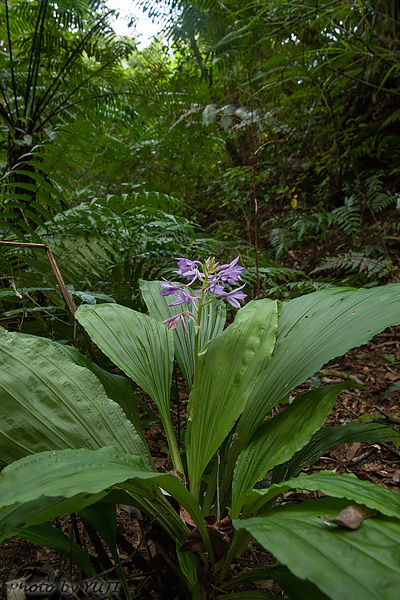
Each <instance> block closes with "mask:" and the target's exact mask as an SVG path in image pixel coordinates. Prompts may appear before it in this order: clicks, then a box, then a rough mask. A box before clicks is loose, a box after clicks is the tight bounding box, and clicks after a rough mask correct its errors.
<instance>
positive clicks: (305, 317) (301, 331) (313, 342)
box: [237, 283, 400, 448]
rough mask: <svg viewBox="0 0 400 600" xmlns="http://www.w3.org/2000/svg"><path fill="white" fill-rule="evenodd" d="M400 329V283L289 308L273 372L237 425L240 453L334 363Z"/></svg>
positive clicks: (309, 298) (323, 294)
mask: <svg viewBox="0 0 400 600" xmlns="http://www.w3.org/2000/svg"><path fill="white" fill-rule="evenodd" d="M399 323H400V284H398V283H395V284H391V285H387V286H384V287H377V288H373V289H369V290H366V289H360V290H354V289H348V288H337V289H327V290H320V291H318V292H315V293H312V294H307V295H306V296H301V297H300V298H295V299H294V300H291V301H289V302H285V303H284V304H283V305H282V306H281V308H280V311H279V325H278V333H277V338H276V345H275V349H274V354H273V357H272V359H271V361H270V363H269V368H268V370H267V371H266V372H265V373H264V374H263V376H262V377H259V380H258V385H257V387H256V388H255V389H254V390H253V391H252V394H251V396H250V398H249V401H248V404H247V406H246V408H245V410H244V411H243V414H242V416H241V418H240V421H239V424H238V428H237V434H238V442H237V445H238V447H239V448H243V447H244V446H245V445H247V443H248V441H249V440H250V439H251V438H252V436H253V434H254V432H255V430H256V429H257V427H258V426H259V425H260V424H261V423H262V421H263V420H264V418H265V415H266V414H268V412H269V411H270V410H271V408H272V407H273V406H275V405H276V404H277V403H278V402H279V401H280V400H282V398H284V397H285V396H286V395H287V394H288V393H289V392H290V391H291V390H293V389H294V388H295V387H296V386H297V385H299V384H301V383H303V382H304V381H305V380H306V379H307V378H308V377H310V376H311V375H313V373H315V372H316V371H318V369H320V368H321V367H322V366H323V365H324V364H325V363H327V362H328V361H329V360H330V359H332V358H334V357H336V356H340V355H342V354H344V353H345V352H347V350H349V349H350V348H353V347H354V346H359V345H361V344H365V343H366V342H368V340H369V339H370V338H371V337H373V336H374V335H375V334H376V333H379V332H380V331H382V329H385V328H386V327H389V325H398V324H399Z"/></svg>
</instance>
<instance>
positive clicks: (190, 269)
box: [175, 258, 199, 283]
mask: <svg viewBox="0 0 400 600" xmlns="http://www.w3.org/2000/svg"><path fill="white" fill-rule="evenodd" d="M175 260H177V261H178V267H179V268H178V270H177V271H175V273H178V275H182V276H183V277H186V278H187V279H191V280H192V282H193V281H195V280H196V279H197V277H198V275H199V269H198V267H197V265H196V262H195V261H193V260H189V259H187V258H176V259H175ZM192 282H191V283H192Z"/></svg>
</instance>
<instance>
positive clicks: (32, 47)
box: [24, 0, 48, 117]
mask: <svg viewBox="0 0 400 600" xmlns="http://www.w3.org/2000/svg"><path fill="white" fill-rule="evenodd" d="M47 2H48V0H42V2H41V3H40V7H39V13H38V16H37V19H36V24H35V32H34V34H33V39H32V46H31V52H30V56H29V67H28V78H27V80H26V90H25V101H24V117H26V116H27V113H28V103H29V94H30V89H31V83H32V73H33V66H32V65H33V60H34V56H35V42H36V36H37V32H38V29H39V24H40V21H41V18H42V11H43V12H44V14H45V12H46V11H45V10H44V7H45V8H47Z"/></svg>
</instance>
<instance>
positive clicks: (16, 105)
mask: <svg viewBox="0 0 400 600" xmlns="http://www.w3.org/2000/svg"><path fill="white" fill-rule="evenodd" d="M6 22H7V39H8V54H9V56H10V65H11V79H12V87H13V92H14V101H15V109H16V114H17V119H19V110H18V101H17V89H16V87H15V73H14V61H13V53H12V44H11V34H10V16H9V12H8V0H6Z"/></svg>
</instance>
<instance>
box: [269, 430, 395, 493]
mask: <svg viewBox="0 0 400 600" xmlns="http://www.w3.org/2000/svg"><path fill="white" fill-rule="evenodd" d="M351 442H393V443H394V444H396V445H399V444H400V433H398V432H397V431H395V430H394V429H392V428H391V427H388V426H387V425H379V424H376V423H348V424H347V425H337V426H335V427H323V428H322V429H321V430H320V431H317V432H316V433H315V434H314V435H313V437H312V438H311V440H310V441H309V443H308V444H307V445H306V446H304V448H302V449H301V450H299V452H296V454H295V455H294V456H293V458H291V459H290V460H289V461H288V462H285V463H284V464H282V465H278V466H277V467H275V469H274V470H273V473H272V482H273V483H279V482H280V481H282V479H288V478H289V477H295V476H296V475H298V474H299V473H300V471H301V469H302V468H303V467H308V466H309V465H310V464H312V463H314V462H315V461H317V460H318V459H319V458H320V457H321V456H322V455H323V454H325V452H326V451H327V450H329V449H330V448H334V447H335V446H340V445H341V444H349V443H351Z"/></svg>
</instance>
